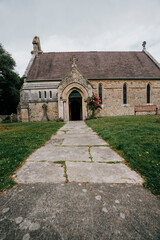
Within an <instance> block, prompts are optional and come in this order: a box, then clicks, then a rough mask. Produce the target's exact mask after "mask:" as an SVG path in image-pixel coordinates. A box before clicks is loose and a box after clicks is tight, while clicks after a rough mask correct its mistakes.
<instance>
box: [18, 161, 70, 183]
mask: <svg viewBox="0 0 160 240" xmlns="http://www.w3.org/2000/svg"><path fill="white" fill-rule="evenodd" d="M65 180H66V179H65V178H64V167H63V166H62V165H61V164H54V163H50V162H39V163H38V164H37V162H26V163H25V164H24V165H23V166H22V168H21V169H19V170H18V171H17V172H16V175H15V181H16V182H17V183H39V182H41V183H42V182H45V183H64V181H65Z"/></svg>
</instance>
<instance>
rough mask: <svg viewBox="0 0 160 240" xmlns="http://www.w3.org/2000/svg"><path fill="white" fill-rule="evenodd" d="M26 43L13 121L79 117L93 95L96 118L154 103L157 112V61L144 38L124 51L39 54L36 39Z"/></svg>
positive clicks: (159, 75)
mask: <svg viewBox="0 0 160 240" xmlns="http://www.w3.org/2000/svg"><path fill="white" fill-rule="evenodd" d="M32 43H33V51H32V52H31V54H32V58H31V60H30V62H29V64H28V67H27V69H26V71H25V74H24V84H23V86H22V89H21V92H20V103H19V106H18V109H17V113H18V120H19V121H22V122H27V121H47V120H50V121H52V120H58V119H60V120H64V121H69V120H85V119H86V118H87V117H88V115H89V112H88V107H87V99H88V97H91V96H92V94H93V93H94V94H96V95H97V96H98V97H100V99H101V101H102V110H101V111H100V113H99V116H120V115H134V113H135V106H139V105H140V106H152V105H156V106H157V108H158V111H159V113H160V64H159V63H158V62H157V61H156V60H155V59H154V58H153V57H152V56H151V54H150V53H149V52H148V51H147V50H146V42H143V44H142V46H143V49H142V51H128V52H117V51H115V52H109V51H91V52H87V51H86V52H42V50H41V46H40V40H39V37H37V36H36V37H34V39H33V42H32ZM140 114H142V113H140ZM144 114H145V113H144Z"/></svg>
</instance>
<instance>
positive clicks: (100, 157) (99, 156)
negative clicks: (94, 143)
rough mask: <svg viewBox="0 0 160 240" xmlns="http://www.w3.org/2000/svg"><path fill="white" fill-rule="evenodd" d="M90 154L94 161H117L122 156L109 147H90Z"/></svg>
mask: <svg viewBox="0 0 160 240" xmlns="http://www.w3.org/2000/svg"><path fill="white" fill-rule="evenodd" d="M90 152H91V156H92V157H93V159H92V160H93V161H94V162H117V161H122V160H123V158H122V157H121V156H120V155H119V154H118V153H116V152H115V151H113V150H112V149H111V148H109V147H91V148H90Z"/></svg>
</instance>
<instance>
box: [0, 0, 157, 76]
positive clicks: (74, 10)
mask: <svg viewBox="0 0 160 240" xmlns="http://www.w3.org/2000/svg"><path fill="white" fill-rule="evenodd" d="M35 35H37V36H39V37H40V41H41V47H42V50H43V51H44V52H52V51H95V50H97V51H98V50H103V51H141V50H142V42H143V41H144V40H145V41H147V45H146V48H147V50H148V51H149V52H150V53H151V54H152V55H153V57H155V58H156V60H157V61H158V62H160V0H0V42H1V43H2V45H3V46H4V48H5V49H6V50H7V51H8V52H9V53H11V55H12V56H13V58H14V59H15V61H16V64H17V67H16V71H17V72H18V73H19V74H20V76H22V75H23V73H24V71H25V69H26V67H27V64H28V62H29V60H30V58H31V54H30V52H31V50H32V40H33V37H34V36H35Z"/></svg>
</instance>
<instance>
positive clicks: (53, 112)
mask: <svg viewBox="0 0 160 240" xmlns="http://www.w3.org/2000/svg"><path fill="white" fill-rule="evenodd" d="M43 104H44V103H29V109H30V110H29V111H30V114H29V115H30V116H29V118H30V121H31V122H32V121H33V122H36V121H42V118H43V108H42V106H43ZM45 104H46V105H47V116H48V119H49V120H50V121H54V120H57V119H58V102H49V103H45Z"/></svg>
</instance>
